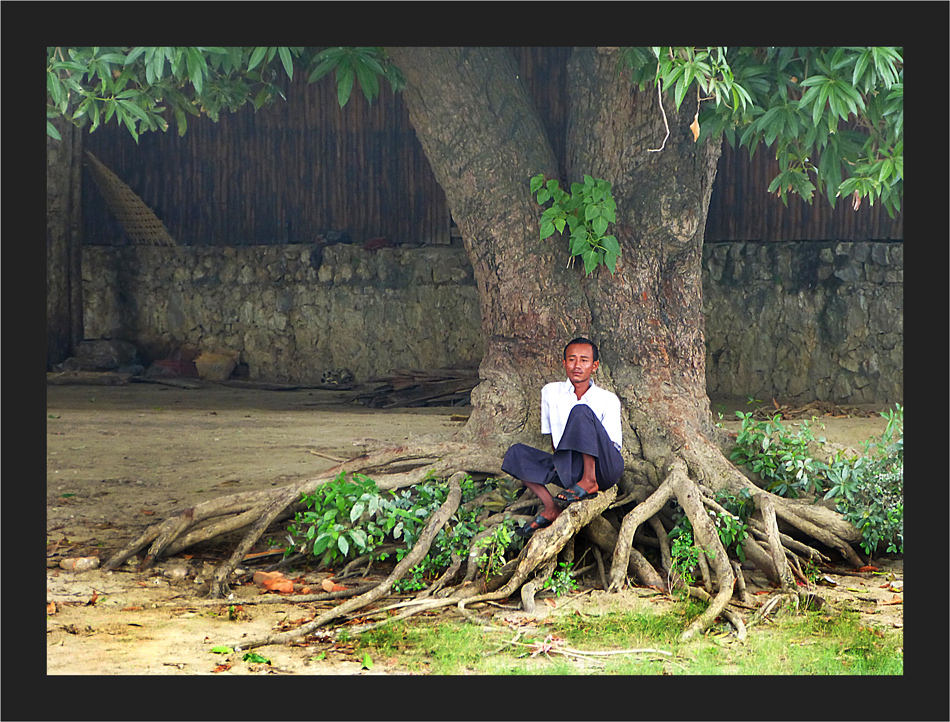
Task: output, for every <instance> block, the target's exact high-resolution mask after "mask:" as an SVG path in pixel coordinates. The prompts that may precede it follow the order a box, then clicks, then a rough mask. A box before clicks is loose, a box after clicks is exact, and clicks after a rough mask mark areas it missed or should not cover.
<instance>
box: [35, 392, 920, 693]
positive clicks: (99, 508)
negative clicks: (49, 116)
mask: <svg viewBox="0 0 950 722" xmlns="http://www.w3.org/2000/svg"><path fill="white" fill-rule="evenodd" d="M348 398H349V395H348V394H347V393H345V392H339V391H327V390H318V389H300V390H290V391H265V390H256V389H236V388H230V387H225V386H221V385H216V384H210V385H208V386H207V387H205V388H200V389H180V388H174V387H170V386H164V385H159V384H144V383H134V384H130V385H127V386H55V385H50V386H48V387H47V437H46V441H47V444H46V454H47V456H46V468H47V474H46V498H47V521H46V529H47V532H46V538H47V654H46V660H47V673H48V674H82V675H94V674H105V675H110V674H170V675H182V674H185V675H192V674H211V673H221V674H262V673H270V674H280V673H287V674H333V675H340V674H363V675H381V674H382V675H385V674H402V673H405V670H404V669H402V668H401V667H400V664H399V660H398V659H395V658H394V659H388V660H387V659H382V660H374V662H373V665H372V668H371V669H364V668H363V664H362V660H360V659H358V658H357V657H356V656H355V655H354V654H353V650H352V647H348V646H347V645H340V644H335V643H334V642H333V641H332V640H331V639H329V637H327V638H325V639H315V640H312V642H313V643H312V644H308V645H300V646H284V647H275V646H270V647H264V648H262V649H259V650H257V651H258V652H259V653H261V654H262V655H264V656H266V657H267V658H269V659H270V660H271V664H269V665H266V664H254V663H252V662H245V661H244V660H243V659H242V655H240V654H230V655H226V654H214V653H212V652H211V650H212V648H214V647H215V646H217V645H222V644H226V643H229V642H233V641H236V640H238V639H240V638H242V637H248V638H253V637H258V636H261V635H263V634H265V633H268V632H271V631H273V630H274V629H275V628H276V627H277V626H279V625H281V624H284V625H287V624H291V625H292V624H294V623H295V622H300V621H301V620H309V619H310V618H312V617H313V616H314V613H315V612H316V611H317V610H319V609H322V608H325V607H319V606H318V605H316V604H302V605H295V604H293V603H292V600H293V596H292V595H288V596H285V597H279V600H280V601H279V603H276V604H254V603H253V602H254V601H259V600H260V599H261V598H262V596H267V597H268V598H271V597H272V596H273V595H270V594H268V595H262V593H261V590H260V589H258V588H257V587H256V586H254V585H253V584H248V585H240V586H235V587H234V588H233V594H234V599H232V600H229V602H227V603H214V604H212V603H210V602H209V601H208V600H205V599H204V598H203V595H202V593H201V590H202V581H203V578H204V577H207V575H208V573H209V571H210V570H211V569H212V568H213V564H214V563H215V562H217V561H218V560H219V559H221V558H222V557H223V556H224V555H226V554H228V553H229V551H230V550H229V549H228V547H227V544H219V545H218V547H216V548H199V549H197V550H192V553H186V554H185V555H181V556H179V557H174V558H172V559H169V560H166V561H164V562H163V563H161V564H160V565H159V566H158V567H157V568H155V569H153V570H151V571H150V572H146V573H138V572H136V571H134V568H133V567H132V566H128V567H126V568H123V569H121V570H118V571H116V572H110V573H104V572H102V571H101V570H99V569H94V570H92V571H85V572H74V571H66V570H64V569H63V568H61V562H62V561H63V560H64V559H69V558H75V557H84V556H98V557H100V558H101V559H102V561H105V559H107V558H108V557H109V556H110V555H111V554H112V553H113V552H115V551H116V550H117V549H119V548H120V547H121V546H122V545H124V544H125V543H126V542H127V541H128V540H129V539H131V538H132V537H133V536H134V535H137V534H139V533H140V532H141V531H142V530H144V529H145V528H146V527H147V526H149V525H150V524H152V523H154V522H156V521H160V520H162V519H164V518H166V517H167V516H169V515H170V514H173V513H175V512H176V511H178V510H180V509H183V508H187V507H189V506H192V505H194V504H195V503H198V502H200V501H203V500H205V499H209V498H212V497H213V496H214V495H223V494H227V493H231V492H235V491H248V490H257V489H265V488H269V487H273V486H276V485H279V484H281V483H284V482H287V481H290V480H296V479H302V478H307V477H310V476H313V475H316V474H317V473H319V472H321V471H324V470H326V469H328V468H330V467H332V466H333V465H335V464H336V463H337V461H338V460H345V459H349V458H352V457H354V456H358V455H360V454H362V453H364V451H365V450H366V449H367V448H369V447H375V446H376V445H378V444H389V443H397V442H402V441H404V440H406V439H416V438H418V437H422V436H429V435H434V436H435V437H437V438H443V439H444V438H447V437H448V436H449V435H451V434H452V432H454V431H455V430H456V429H458V428H460V426H461V425H462V423H463V421H462V420H459V419H460V417H464V416H465V415H466V414H467V413H468V411H469V410H468V409H466V408H422V409H400V410H389V411H382V410H373V409H368V408H365V407H362V406H358V405H354V404H352V403H348V402H347V400H348ZM746 408H747V407H746V405H745V402H744V401H729V400H726V401H714V402H713V410H714V412H716V411H723V412H724V414H723V415H724V417H725V419H726V423H725V425H726V426H727V427H729V428H732V429H735V428H736V427H737V424H736V423H735V422H730V421H728V419H729V418H734V414H733V411H734V410H735V409H740V410H743V409H746ZM821 421H822V423H823V424H824V426H825V428H824V429H823V430H822V431H821V433H822V434H823V435H825V436H826V437H827V438H828V439H829V440H831V441H834V442H837V443H841V444H845V445H848V446H851V447H853V448H855V449H858V448H860V443H861V442H862V441H864V440H866V439H868V438H869V437H871V436H874V435H877V434H880V432H881V431H882V430H883V428H884V421H883V419H881V418H880V417H879V416H876V415H875V416H870V417H863V416H855V417H848V418H832V417H824V418H822V420H821ZM265 540H267V537H265ZM278 541H279V540H278ZM875 563H876V564H877V565H878V566H879V567H881V571H883V572H887V574H886V576H884V575H881V574H864V575H845V574H841V575H837V574H831V575H830V576H831V578H832V579H834V580H835V581H836V582H838V587H837V588H835V589H831V588H825V587H822V588H821V593H822V594H823V596H825V597H826V598H828V599H829V601H832V603H834V602H835V600H849V601H850V603H853V604H855V605H857V606H858V608H859V609H860V611H861V613H862V615H864V616H865V617H866V618H867V619H868V621H869V623H873V624H878V625H884V626H890V627H899V626H902V625H903V604H895V603H892V602H895V601H897V600H898V599H901V600H902V597H903V593H902V584H903V565H902V562H901V560H899V559H888V560H883V561H882V562H875ZM250 568H251V567H249V569H250ZM842 571H843V569H842ZM305 577H306V578H305V580H304V581H305V582H306V583H308V584H310V585H311V586H312V587H314V591H319V586H320V583H321V582H322V581H323V579H324V578H325V577H326V575H325V574H315V573H311V574H306V575H305ZM888 582H892V583H895V582H896V584H894V585H893V588H891V587H887V586H882V585H885V584H887V583H888ZM896 590H900V591H896ZM606 596H607V595H603V594H602V593H599V592H592V593H588V594H585V595H578V597H579V598H578V599H577V600H576V602H577V603H579V604H582V605H594V606H596V605H598V604H602V603H611V604H612V603H615V602H616V601H617V600H616V599H614V600H607V599H606ZM651 596H655V593H654V592H652V590H637V589H633V590H629V591H628V592H627V593H625V595H624V598H625V603H629V604H637V603H641V604H645V605H651V606H653V607H654V608H655V607H656V604H655V600H654V601H653V602H647V601H645V599H646V598H647V597H651ZM580 597H582V598H580ZM889 602H890V603H889ZM558 604H559V606H561V607H565V608H566V607H568V606H570V607H574V606H577V604H575V603H574V602H571V603H570V604H567V603H565V601H564V599H563V598H562V599H561V600H558ZM232 605H242V606H243V608H242V609H237V610H236V616H237V617H238V618H237V619H231V618H229V617H230V615H229V608H230V607H231V606H232ZM477 611H479V612H480V613H482V614H486V615H493V614H494V615H506V614H507V615H511V614H512V612H511V611H510V610H505V609H503V608H502V607H486V608H484V609H481V610H478V609H477ZM550 612H551V609H550V608H549V609H546V610H545V612H544V614H545V615H549V613H550ZM503 621H504V620H503ZM324 652H325V654H322V653H324Z"/></svg>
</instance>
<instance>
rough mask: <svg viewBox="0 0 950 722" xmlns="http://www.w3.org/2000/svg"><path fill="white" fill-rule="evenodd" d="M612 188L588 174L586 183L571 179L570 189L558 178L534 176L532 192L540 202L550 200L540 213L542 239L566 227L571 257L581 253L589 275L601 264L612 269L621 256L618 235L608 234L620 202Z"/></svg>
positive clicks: (614, 221) (561, 231) (585, 178)
mask: <svg viewBox="0 0 950 722" xmlns="http://www.w3.org/2000/svg"><path fill="white" fill-rule="evenodd" d="M610 189H611V186H610V183H608V182H607V181H605V180H601V179H599V178H592V177H591V176H589V175H585V176H584V182H583V183H572V184H571V192H570V193H567V192H566V191H564V190H562V189H561V187H560V183H559V182H558V180H557V179H555V178H552V179H551V180H548V181H546V182H545V180H544V176H543V175H542V174H538V175H536V176H534V177H533V178H532V179H531V193H532V195H534V196H535V199H536V200H537V203H538V205H540V206H543V205H544V204H545V203H547V202H548V201H551V206H550V207H549V208H546V209H545V210H544V211H543V212H542V213H541V229H540V234H541V240H544V239H545V238H548V237H550V236H552V235H553V234H554V233H555V231H556V232H557V233H563V232H564V229H565V228H567V229H568V230H569V231H570V250H571V257H572V258H573V257H574V256H580V257H581V259H582V260H583V261H584V272H585V273H586V274H587V275H590V274H591V273H593V272H594V270H595V269H596V268H597V266H599V265H605V266H607V268H608V269H610V272H611V273H613V272H614V270H615V268H616V265H617V258H619V256H620V244H619V243H617V239H616V237H614V236H612V235H607V228H608V226H609V225H610V224H611V223H616V222H617V203H616V201H614V198H613V196H612V195H611V192H610Z"/></svg>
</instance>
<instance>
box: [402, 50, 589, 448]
mask: <svg viewBox="0 0 950 722" xmlns="http://www.w3.org/2000/svg"><path fill="white" fill-rule="evenodd" d="M389 52H390V54H391V56H392V59H393V61H394V62H395V63H396V65H398V66H399V68H400V69H401V70H402V71H403V73H404V74H405V76H406V80H407V87H406V89H405V92H404V98H405V102H406V105H407V107H408V109H409V116H410V119H411V120H412V124H413V127H414V128H415V130H416V135H417V136H418V138H419V142H420V143H421V144H422V147H423V149H424V150H425V152H426V156H427V157H428V159H429V163H430V165H431V167H432V170H433V172H434V173H435V177H436V179H437V180H438V181H439V183H440V184H441V186H442V188H443V189H444V190H445V194H446V198H447V199H448V203H449V206H450V207H451V209H452V217H453V218H454V219H455V222H456V224H457V225H458V227H459V229H460V230H461V231H462V239H463V242H464V243H465V247H466V249H467V251H468V254H469V258H470V259H471V261H472V266H473V268H474V273H475V279H476V282H477V284H478V291H479V299H480V303H481V318H482V330H483V335H484V339H485V355H484V358H483V360H482V363H481V367H480V375H481V379H482V382H481V384H480V385H479V386H478V388H477V389H476V390H475V393H473V401H474V404H475V411H474V413H473V415H472V418H471V420H470V422H469V424H468V427H467V432H468V434H469V435H470V436H471V437H472V438H473V439H478V440H482V441H489V440H490V441H491V442H492V443H497V444H499V445H504V444H506V443H510V442H511V441H513V440H514V439H516V438H519V439H522V438H529V439H531V438H535V437H537V438H536V439H535V440H537V441H539V440H540V435H539V430H538V409H539V408H540V391H541V386H542V385H543V384H544V383H547V382H548V381H552V380H554V379H555V378H556V377H557V375H558V373H557V368H558V366H559V364H558V359H559V357H560V354H561V351H562V349H563V345H564V343H565V342H566V341H567V340H570V339H571V338H572V337H574V336H577V335H581V334H585V333H591V332H592V327H591V318H590V310H589V308H588V305H587V299H586V297H585V296H584V293H583V290H582V288H581V278H580V275H579V274H578V273H577V272H576V271H573V270H570V269H568V268H567V267H566V260H567V258H566V256H565V254H564V248H563V244H562V243H561V242H559V241H556V240H554V239H548V240H545V241H541V240H539V233H538V231H539V222H540V209H539V208H538V206H537V204H536V203H535V202H534V200H533V198H532V196H531V192H530V188H529V179H530V178H531V177H532V176H535V175H537V174H538V173H543V174H544V175H545V176H546V177H548V178H556V177H557V176H558V166H557V161H556V159H555V157H554V152H553V151H552V149H551V144H550V143H549V141H548V139H547V136H546V134H545V131H544V128H543V126H542V124H541V122H540V119H539V118H538V114H537V111H536V110H535V107H534V104H533V103H532V101H531V98H530V97H529V96H528V93H527V90H526V89H525V87H524V84H523V82H522V81H521V79H520V78H519V77H518V69H517V64H516V63H515V61H514V59H513V57H512V55H511V53H510V52H509V51H508V50H506V49H505V48H391V49H389Z"/></svg>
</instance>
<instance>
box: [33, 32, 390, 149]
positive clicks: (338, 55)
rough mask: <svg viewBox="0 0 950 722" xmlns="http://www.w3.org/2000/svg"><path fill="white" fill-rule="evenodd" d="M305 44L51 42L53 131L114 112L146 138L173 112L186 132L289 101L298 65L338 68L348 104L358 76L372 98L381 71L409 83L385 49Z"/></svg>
mask: <svg viewBox="0 0 950 722" xmlns="http://www.w3.org/2000/svg"><path fill="white" fill-rule="evenodd" d="M315 50H316V49H312V48H304V47H112V48H101V47H76V48H64V47H49V48H47V68H46V90H47V125H46V129H47V133H48V134H49V135H50V136H52V137H54V138H57V139H59V133H58V131H57V130H56V128H55V126H54V125H53V124H52V123H51V122H50V119H51V118H56V117H60V116H61V117H65V118H67V119H68V120H70V121H71V122H73V123H75V124H77V125H80V126H86V125H87V124H88V125H89V129H90V132H92V131H94V130H96V128H98V127H99V125H100V124H101V123H107V122H109V120H111V119H112V118H113V117H114V118H116V120H117V122H119V123H122V124H123V125H125V127H126V128H127V129H128V131H129V133H130V134H131V135H132V137H133V138H134V139H135V140H136V142H138V137H139V135H140V134H141V133H142V132H144V131H148V130H162V131H165V130H167V129H168V121H167V119H166V117H167V116H169V115H172V116H174V118H175V121H176V124H177V126H178V132H179V134H184V133H185V131H186V129H187V126H188V123H187V118H188V116H189V115H190V116H198V115H201V114H205V115H207V116H208V117H210V118H211V119H212V120H214V121H217V120H218V117H219V115H220V113H221V112H222V111H224V110H227V111H229V112H234V111H236V110H238V109H239V108H241V107H242V106H243V105H244V104H245V103H247V102H252V103H253V105H254V109H255V110H259V109H260V108H262V107H264V106H266V105H269V104H270V103H273V102H274V101H275V100H276V99H277V98H278V97H279V98H283V99H286V95H285V93H284V89H283V88H282V87H281V86H280V85H279V84H278V81H279V80H280V79H281V78H283V77H284V76H286V78H287V79H293V74H294V67H295V65H298V66H303V67H304V68H305V69H308V70H310V75H309V82H315V81H316V80H318V79H319V78H321V77H323V76H324V75H325V74H326V73H328V72H329V71H330V70H335V71H336V79H337V84H338V98H339V101H340V105H341V106H342V105H343V104H344V103H345V102H346V100H347V99H348V98H349V96H350V92H351V91H352V88H353V83H354V78H356V79H358V81H359V84H360V87H361V88H362V90H363V93H364V95H365V96H366V98H367V99H368V100H370V101H372V100H374V99H375V98H376V97H377V96H378V94H379V82H378V79H377V76H379V75H382V76H384V77H386V78H387V79H388V80H389V82H390V84H391V85H392V87H393V88H394V89H397V88H399V87H402V84H403V81H402V76H401V75H400V74H399V71H398V70H397V69H396V68H395V67H394V66H392V65H391V64H390V63H389V62H388V60H387V58H386V55H385V53H384V52H383V50H382V49H381V48H328V49H326V50H323V51H320V52H315Z"/></svg>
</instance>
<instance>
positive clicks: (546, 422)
mask: <svg viewBox="0 0 950 722" xmlns="http://www.w3.org/2000/svg"><path fill="white" fill-rule="evenodd" d="M550 392H551V389H550V388H549V387H547V386H545V387H544V388H542V389H541V433H542V434H550V433H551V405H550V404H551V399H550V395H551V394H550Z"/></svg>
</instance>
